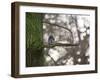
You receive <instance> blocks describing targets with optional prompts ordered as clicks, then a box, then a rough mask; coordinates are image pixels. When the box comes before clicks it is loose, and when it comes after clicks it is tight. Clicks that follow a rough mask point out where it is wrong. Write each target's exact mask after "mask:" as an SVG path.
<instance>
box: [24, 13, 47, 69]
mask: <svg viewBox="0 0 100 80" xmlns="http://www.w3.org/2000/svg"><path fill="white" fill-rule="evenodd" d="M42 32H43V30H42V14H40V13H29V12H27V13H26V66H28V67H31V66H41V65H44V61H45V59H44V54H43V48H42V46H43V39H42V36H43V33H42Z"/></svg>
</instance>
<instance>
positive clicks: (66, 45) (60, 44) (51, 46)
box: [44, 43, 79, 48]
mask: <svg viewBox="0 0 100 80" xmlns="http://www.w3.org/2000/svg"><path fill="white" fill-rule="evenodd" d="M78 45H79V44H63V43H55V44H51V45H44V47H46V48H53V47H55V46H65V47H69V46H78Z"/></svg>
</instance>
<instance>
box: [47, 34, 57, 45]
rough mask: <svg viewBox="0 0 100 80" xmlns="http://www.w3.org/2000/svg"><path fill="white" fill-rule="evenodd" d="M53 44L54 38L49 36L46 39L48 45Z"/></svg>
mask: <svg viewBox="0 0 100 80" xmlns="http://www.w3.org/2000/svg"><path fill="white" fill-rule="evenodd" d="M54 42H55V39H54V36H53V35H50V36H49V37H48V44H49V45H52V44H54Z"/></svg>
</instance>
